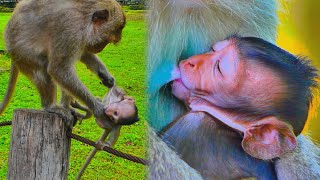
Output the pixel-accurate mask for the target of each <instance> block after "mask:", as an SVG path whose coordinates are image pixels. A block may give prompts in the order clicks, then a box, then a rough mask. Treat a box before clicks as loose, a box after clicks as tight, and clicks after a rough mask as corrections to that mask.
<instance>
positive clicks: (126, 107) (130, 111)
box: [105, 96, 138, 125]
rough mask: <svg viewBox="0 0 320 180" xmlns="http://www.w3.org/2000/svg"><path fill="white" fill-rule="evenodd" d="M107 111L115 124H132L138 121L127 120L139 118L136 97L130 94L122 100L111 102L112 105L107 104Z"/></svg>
mask: <svg viewBox="0 0 320 180" xmlns="http://www.w3.org/2000/svg"><path fill="white" fill-rule="evenodd" d="M105 113H106V115H107V116H108V117H109V119H110V120H111V121H112V122H114V123H115V124H124V125H127V124H132V123H134V122H136V121H134V122H130V123H129V122H125V121H131V119H138V118H137V110H136V106H135V103H134V99H133V98H132V97H129V96H125V97H124V99H123V100H122V101H119V102H115V103H111V104H110V105H108V106H106V107H105Z"/></svg>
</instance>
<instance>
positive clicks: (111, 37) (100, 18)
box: [86, 1, 126, 53]
mask: <svg viewBox="0 0 320 180" xmlns="http://www.w3.org/2000/svg"><path fill="white" fill-rule="evenodd" d="M99 8H100V9H101V8H102V10H98V11H96V12H94V13H93V15H92V26H91V31H90V32H91V33H92V35H91V36H92V37H90V38H91V40H89V42H88V45H87V47H86V48H87V50H88V51H89V52H91V53H98V52H100V51H102V50H103V49H104V47H105V46H106V45H107V44H109V43H113V44H117V43H118V42H119V41H120V40H121V36H122V30H123V28H124V26H125V24H126V18H125V15H124V12H123V11H122V9H121V6H120V5H119V4H118V3H117V2H116V1H111V2H109V3H106V4H103V5H102V4H101V5H100V7H99ZM103 8H104V9H103Z"/></svg>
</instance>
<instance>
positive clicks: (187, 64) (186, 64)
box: [180, 60, 196, 69]
mask: <svg viewBox="0 0 320 180" xmlns="http://www.w3.org/2000/svg"><path fill="white" fill-rule="evenodd" d="M180 63H181V64H182V65H183V66H184V67H185V68H188V69H194V68H195V67H196V65H195V63H193V62H192V61H190V60H183V61H181V62H180Z"/></svg>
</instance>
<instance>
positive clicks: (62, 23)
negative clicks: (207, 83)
mask: <svg viewBox="0 0 320 180" xmlns="http://www.w3.org/2000/svg"><path fill="white" fill-rule="evenodd" d="M124 25H125V16H124V13H123V11H122V10H121V7H120V5H119V4H118V3H117V2H116V1H115V0H87V1H83V0H65V1H62V0H58V1H51V0H47V1H37V0H29V1H27V0H26V1H21V2H19V3H18V5H17V7H16V8H15V10H14V12H13V15H12V17H11V19H10V21H9V22H8V25H7V28H6V30H5V41H6V47H7V50H8V52H9V54H10V55H11V58H12V66H13V67H14V68H16V69H18V70H19V71H20V72H22V73H23V74H24V75H26V76H27V77H28V78H29V79H30V80H31V81H32V82H33V83H34V84H35V85H36V87H37V89H38V91H39V93H40V97H41V104H42V107H43V108H44V109H45V110H48V111H53V112H58V113H62V114H65V115H70V113H69V111H68V110H67V109H66V108H61V107H58V106H57V105H56V89H57V85H58V86H59V87H61V88H62V91H63V93H62V105H63V106H65V107H66V106H68V105H69V104H70V100H71V99H72V98H70V97H68V96H74V97H76V98H77V99H79V100H81V101H82V102H84V103H85V104H86V106H88V108H89V109H90V110H91V111H92V112H93V114H94V115H95V117H96V118H100V119H105V118H106V116H105V114H104V109H103V104H102V103H100V102H99V101H97V100H96V99H95V98H94V97H93V96H92V95H91V93H90V92H89V91H88V89H87V88H86V87H85V86H84V85H83V84H82V82H81V81H80V80H79V79H78V77H77V75H76V73H75V68H74V63H75V61H77V60H78V59H81V62H83V63H84V64H86V66H87V67H88V68H89V69H90V70H92V71H93V72H94V73H95V74H96V75H98V76H99V77H100V78H101V80H102V82H103V84H105V85H107V86H109V87H111V86H112V85H113V83H114V80H113V77H112V76H111V74H110V73H109V72H108V71H107V69H106V67H105V66H104V65H103V63H102V62H101V60H100V59H99V58H98V57H97V56H96V55H95V54H94V53H97V52H100V51H101V50H102V49H103V48H104V47H105V46H106V45H107V44H108V43H118V42H119V41H120V39H121V31H122V29H123V27H124ZM17 72H18V71H14V72H13V74H12V77H13V79H15V78H16V77H17V75H16V74H17ZM15 81H16V80H12V81H11V82H10V84H9V88H8V90H9V91H8V92H7V95H6V97H5V100H4V102H3V104H2V106H1V109H0V112H2V111H3V110H4V108H5V107H6V105H7V104H8V103H9V98H8V97H10V96H11V94H12V91H13V87H14V86H15V83H14V82H15ZM67 108H68V107H67Z"/></svg>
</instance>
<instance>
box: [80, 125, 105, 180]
mask: <svg viewBox="0 0 320 180" xmlns="http://www.w3.org/2000/svg"><path fill="white" fill-rule="evenodd" d="M110 131H111V129H105V130H104V131H103V134H102V135H101V137H100V138H99V140H98V143H100V142H104V141H105V140H106V138H107V136H108V135H109V133H110ZM97 151H98V149H97V148H94V149H93V150H92V151H91V153H90V155H89V156H88V157H87V159H86V162H85V163H84V165H83V166H82V167H81V169H80V171H79V173H78V175H77V177H76V179H77V180H78V179H80V178H81V176H82V174H83V173H84V171H85V170H86V168H87V167H88V165H89V164H90V162H91V160H92V158H93V157H94V155H96V153H97Z"/></svg>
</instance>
